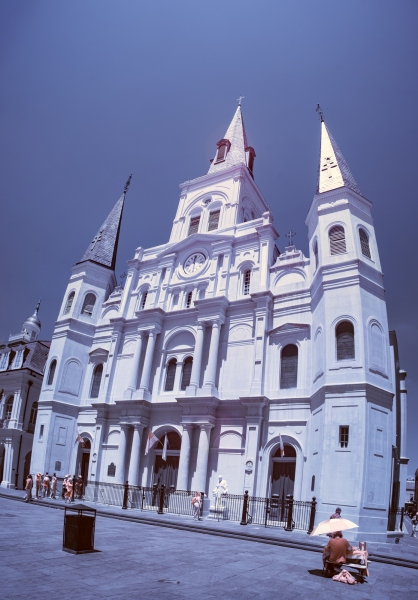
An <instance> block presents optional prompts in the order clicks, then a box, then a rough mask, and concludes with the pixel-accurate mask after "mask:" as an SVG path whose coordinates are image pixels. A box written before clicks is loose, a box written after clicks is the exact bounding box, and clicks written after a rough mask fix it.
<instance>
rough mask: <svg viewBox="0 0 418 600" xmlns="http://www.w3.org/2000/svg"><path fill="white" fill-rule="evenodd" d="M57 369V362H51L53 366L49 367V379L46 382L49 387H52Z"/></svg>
mask: <svg viewBox="0 0 418 600" xmlns="http://www.w3.org/2000/svg"><path fill="white" fill-rule="evenodd" d="M56 368H57V361H56V360H53V361H51V364H50V365H49V371H48V379H47V382H46V384H47V385H52V382H53V381H54V375H55V369H56Z"/></svg>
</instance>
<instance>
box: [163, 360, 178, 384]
mask: <svg viewBox="0 0 418 600" xmlns="http://www.w3.org/2000/svg"><path fill="white" fill-rule="evenodd" d="M176 367H177V359H175V358H172V359H171V360H170V362H169V363H168V365H167V373H166V376H165V387H164V391H165V392H172V391H173V390H174V379H175V378H176Z"/></svg>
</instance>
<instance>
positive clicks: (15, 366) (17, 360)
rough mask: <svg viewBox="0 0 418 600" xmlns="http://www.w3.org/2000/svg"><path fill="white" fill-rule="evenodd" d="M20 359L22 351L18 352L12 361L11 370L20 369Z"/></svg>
mask: <svg viewBox="0 0 418 600" xmlns="http://www.w3.org/2000/svg"><path fill="white" fill-rule="evenodd" d="M22 358H23V350H18V351H17V352H16V354H15V357H14V359H13V363H12V367H11V368H12V369H20V367H21V366H22Z"/></svg>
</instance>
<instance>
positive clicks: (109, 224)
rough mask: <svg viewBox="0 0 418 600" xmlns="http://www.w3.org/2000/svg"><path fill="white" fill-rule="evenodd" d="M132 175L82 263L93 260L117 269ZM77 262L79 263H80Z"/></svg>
mask: <svg viewBox="0 0 418 600" xmlns="http://www.w3.org/2000/svg"><path fill="white" fill-rule="evenodd" d="M131 178H132V175H130V176H129V179H128V181H127V182H126V184H125V187H124V190H123V194H122V196H121V197H120V198H119V200H118V201H117V202H116V204H115V206H114V207H113V209H112V211H111V212H110V213H109V215H108V217H107V219H106V220H105V222H104V223H103V225H102V226H101V227H100V229H99V231H98V232H97V234H96V235H95V237H94V238H93V240H92V241H91V243H90V245H89V247H88V248H87V250H86V251H85V253H84V255H83V258H82V259H81V260H80V263H82V262H85V261H88V260H89V261H92V262H94V263H97V264H99V265H103V266H104V267H108V268H109V269H112V270H115V266H116V254H117V251H118V242H119V232H120V226H121V222H122V213H123V205H124V202H125V196H126V192H127V191H128V188H129V185H130V183H131ZM80 263H77V264H80Z"/></svg>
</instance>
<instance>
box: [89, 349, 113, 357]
mask: <svg viewBox="0 0 418 600" xmlns="http://www.w3.org/2000/svg"><path fill="white" fill-rule="evenodd" d="M108 355H109V350H106V348H95V349H94V350H91V351H90V352H89V356H90V358H98V357H100V358H103V357H104V358H107V357H108Z"/></svg>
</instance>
